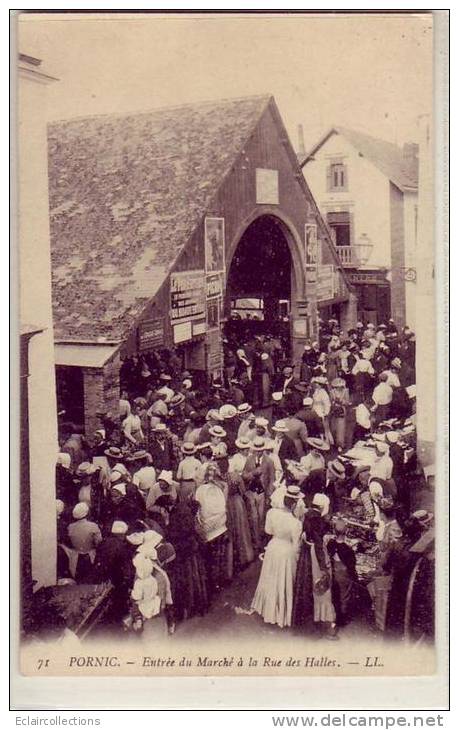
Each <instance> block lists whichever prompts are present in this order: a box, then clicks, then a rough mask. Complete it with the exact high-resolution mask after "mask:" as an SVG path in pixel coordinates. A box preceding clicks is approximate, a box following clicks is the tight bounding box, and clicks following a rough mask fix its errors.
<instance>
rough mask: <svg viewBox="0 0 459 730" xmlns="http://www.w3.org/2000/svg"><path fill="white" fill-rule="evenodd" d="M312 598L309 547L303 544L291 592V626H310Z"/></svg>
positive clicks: (312, 607) (312, 608)
mask: <svg viewBox="0 0 459 730" xmlns="http://www.w3.org/2000/svg"><path fill="white" fill-rule="evenodd" d="M313 620H314V598H313V594H312V563H311V546H310V545H308V544H307V543H303V544H302V546H301V551H300V556H299V558H298V564H297V568H296V577H295V587H294V591H293V609H292V626H298V627H300V626H301V627H304V626H307V625H311V626H312V622H313Z"/></svg>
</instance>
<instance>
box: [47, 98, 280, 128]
mask: <svg viewBox="0 0 459 730" xmlns="http://www.w3.org/2000/svg"><path fill="white" fill-rule="evenodd" d="M273 98H274V95H273V94H271V93H266V94H251V95H248V96H233V97H225V98H224V99H206V100H203V101H189V102H185V103H184V104H172V105H167V106H158V107H153V108H151V109H137V110H132V111H126V112H105V113H103V114H84V115H82V116H76V117H67V118H66V119H53V120H50V121H49V122H48V126H49V127H52V126H57V125H59V124H63V123H70V122H82V121H85V120H89V119H123V118H125V117H132V116H136V117H140V116H143V115H145V116H146V115H148V114H155V113H156V112H164V111H173V110H176V109H189V108H190V107H205V106H219V105H221V104H229V103H235V102H240V101H249V100H252V101H255V100H259V101H260V102H261V101H262V100H264V101H265V102H266V103H268V102H269V101H270V100H271V99H273Z"/></svg>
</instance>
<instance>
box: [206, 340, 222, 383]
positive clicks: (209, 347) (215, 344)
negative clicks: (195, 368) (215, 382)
mask: <svg viewBox="0 0 459 730" xmlns="http://www.w3.org/2000/svg"><path fill="white" fill-rule="evenodd" d="M206 361H207V372H209V373H211V375H212V378H213V379H214V378H215V377H217V376H218V375H219V374H220V373H221V369H222V367H223V351H222V344H221V336H220V329H214V330H212V331H210V332H209V331H208V332H207V338H206Z"/></svg>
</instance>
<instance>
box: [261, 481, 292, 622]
mask: <svg viewBox="0 0 459 730" xmlns="http://www.w3.org/2000/svg"><path fill="white" fill-rule="evenodd" d="M302 496H303V495H302V493H301V492H300V490H299V487H297V486H288V487H287V493H286V496H285V497H284V500H283V505H282V507H281V508H278V507H273V508H272V509H270V510H268V513H267V515H266V523H265V532H266V533H267V534H268V535H272V538H271V540H270V541H269V543H268V545H267V547H266V550H265V555H264V560H263V566H262V568H261V573H260V577H259V579H258V585H257V588H256V591H255V595H254V597H253V600H252V609H253V610H254V611H256V613H259V614H260V616H262V618H263V620H264V621H265V623H269V624H277V625H278V626H280V627H284V626H290V625H291V621H292V606H293V586H294V582H295V573H296V564H297V560H298V551H299V545H300V537H301V530H302V526H301V522H300V521H299V520H298V519H297V518H296V517H295V516H294V514H293V511H294V509H295V507H296V505H297V502H298V500H299V499H301V498H302Z"/></svg>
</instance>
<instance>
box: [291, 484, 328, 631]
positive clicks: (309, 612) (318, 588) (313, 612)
mask: <svg viewBox="0 0 459 730" xmlns="http://www.w3.org/2000/svg"><path fill="white" fill-rule="evenodd" d="M317 497H319V499H317ZM322 500H326V497H325V495H322V494H321V495H316V496H315V497H314V499H313V505H312V507H311V508H310V509H308V510H307V512H306V514H305V515H304V520H303V537H302V543H301V552H300V557H299V559H298V565H297V570H296V578H295V587H294V594H293V610H292V626H297V627H308V626H309V627H311V628H312V627H313V626H314V624H315V625H318V626H320V627H322V628H323V629H325V635H326V637H327V638H330V639H332V638H336V624H335V622H336V613H335V609H334V607H333V604H332V599H331V568H330V560H329V556H328V553H326V551H325V547H324V537H325V535H326V534H327V532H329V527H328V522H327V520H326V519H324V516H323V513H324V511H325V510H324V508H323V507H322V508H321V507H320V504H321V503H322ZM324 503H325V502H324Z"/></svg>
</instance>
